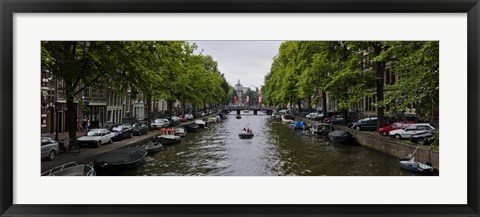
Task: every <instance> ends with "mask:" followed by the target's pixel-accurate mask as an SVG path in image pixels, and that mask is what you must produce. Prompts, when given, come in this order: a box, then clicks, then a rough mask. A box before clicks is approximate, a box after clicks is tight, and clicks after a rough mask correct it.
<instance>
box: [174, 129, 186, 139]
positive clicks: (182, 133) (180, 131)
mask: <svg viewBox="0 0 480 217" xmlns="http://www.w3.org/2000/svg"><path fill="white" fill-rule="evenodd" d="M175 135H176V136H180V137H184V136H186V135H187V130H185V128H183V127H177V128H175Z"/></svg>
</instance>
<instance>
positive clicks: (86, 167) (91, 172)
mask: <svg viewBox="0 0 480 217" xmlns="http://www.w3.org/2000/svg"><path fill="white" fill-rule="evenodd" d="M95 175H96V172H95V169H94V168H93V164H92V163H89V164H77V163H76V162H68V163H66V164H62V165H60V166H57V167H54V168H52V169H49V170H47V171H45V172H43V173H42V176H95Z"/></svg>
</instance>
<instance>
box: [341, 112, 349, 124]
mask: <svg viewBox="0 0 480 217" xmlns="http://www.w3.org/2000/svg"><path fill="white" fill-rule="evenodd" d="M342 117H343V124H345V125H347V124H348V110H347V109H342Z"/></svg>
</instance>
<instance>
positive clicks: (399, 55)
mask: <svg viewBox="0 0 480 217" xmlns="http://www.w3.org/2000/svg"><path fill="white" fill-rule="evenodd" d="M389 52H391V54H392V56H393V57H394V60H395V67H394V70H393V71H394V72H395V73H396V74H397V76H398V77H400V78H401V79H399V80H398V81H397V82H396V83H394V84H393V85H391V89H392V90H393V91H389V92H387V93H386V97H385V99H384V100H383V101H382V102H379V103H382V104H383V105H389V104H395V105H396V106H394V107H392V110H393V111H394V112H403V111H405V109H406V108H407V107H408V106H409V105H411V104H414V105H415V109H416V113H417V114H419V115H420V116H423V117H431V116H435V114H438V107H439V43H438V41H408V42H405V41H396V42H392V45H391V48H390V50H389ZM435 118H437V117H435Z"/></svg>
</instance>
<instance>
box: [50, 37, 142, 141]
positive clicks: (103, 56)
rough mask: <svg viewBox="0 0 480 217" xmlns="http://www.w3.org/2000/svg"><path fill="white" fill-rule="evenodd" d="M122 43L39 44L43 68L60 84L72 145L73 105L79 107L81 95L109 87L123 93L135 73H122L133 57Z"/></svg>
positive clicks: (74, 118)
mask: <svg viewBox="0 0 480 217" xmlns="http://www.w3.org/2000/svg"><path fill="white" fill-rule="evenodd" d="M127 47H128V44H127V43H125V42H112V41H97V42H91V41H44V42H42V43H41V49H42V53H41V54H42V68H43V69H46V70H49V71H51V72H52V74H53V77H54V78H55V79H57V80H59V81H61V83H62V84H63V85H62V87H61V89H62V91H63V92H64V93H65V99H66V102H67V111H66V117H67V118H66V120H65V121H66V126H67V129H68V133H69V137H70V138H71V140H72V144H73V145H76V144H77V141H76V133H75V131H76V123H75V120H76V118H77V117H76V114H75V113H74V111H75V107H76V106H75V103H79V104H80V105H82V103H83V102H82V100H81V96H79V94H80V93H82V91H83V90H84V89H85V88H88V87H90V86H91V85H94V84H109V83H110V82H112V81H115V86H114V87H115V88H118V89H126V88H128V86H127V85H126V84H127V83H128V82H129V81H127V80H131V78H132V77H133V78H135V77H136V74H135V72H129V71H127V70H125V69H126V68H129V67H130V65H129V62H128V61H127V62H126V61H124V60H125V59H129V58H131V57H133V56H134V53H133V51H132V50H129V49H126V48H127Z"/></svg>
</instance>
